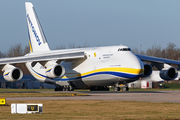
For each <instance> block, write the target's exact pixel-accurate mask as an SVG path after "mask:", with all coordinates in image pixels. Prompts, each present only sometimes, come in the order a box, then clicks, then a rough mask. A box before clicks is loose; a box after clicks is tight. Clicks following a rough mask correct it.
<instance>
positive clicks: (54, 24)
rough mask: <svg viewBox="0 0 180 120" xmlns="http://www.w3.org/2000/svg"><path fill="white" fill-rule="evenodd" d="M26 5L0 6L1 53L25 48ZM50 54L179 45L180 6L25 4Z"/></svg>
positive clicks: (158, 1)
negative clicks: (32, 12) (81, 48)
mask: <svg viewBox="0 0 180 120" xmlns="http://www.w3.org/2000/svg"><path fill="white" fill-rule="evenodd" d="M25 2H26V1H25V0H1V1H0V16H1V17H0V41H1V44H0V51H3V52H4V51H7V50H8V49H9V48H10V46H12V45H14V44H19V43H21V44H22V45H23V46H25V45H28V34H27V33H28V32H27V22H26V16H25ZM28 2H32V3H33V5H34V7H35V10H36V12H37V15H38V17H39V20H40V22H41V25H42V28H43V30H44V32H45V35H46V38H47V40H48V43H49V46H50V48H51V49H55V48H56V47H58V46H60V45H65V46H66V47H67V48H68V46H69V44H76V45H83V44H84V43H86V42H87V43H88V45H89V46H91V47H94V46H111V45H120V44H123V45H127V46H129V47H131V48H138V49H140V45H142V48H141V49H142V50H146V49H147V48H150V47H152V45H161V47H162V48H165V47H166V46H167V44H168V43H169V42H171V43H174V44H176V45H177V47H179V45H180V0H29V1H28Z"/></svg>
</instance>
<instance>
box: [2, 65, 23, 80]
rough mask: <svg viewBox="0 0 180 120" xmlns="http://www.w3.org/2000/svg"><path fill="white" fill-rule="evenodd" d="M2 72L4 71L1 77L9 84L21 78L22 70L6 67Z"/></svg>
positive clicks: (10, 66)
mask: <svg viewBox="0 0 180 120" xmlns="http://www.w3.org/2000/svg"><path fill="white" fill-rule="evenodd" d="M3 70H4V73H3V77H4V79H5V80H7V81H10V82H13V81H18V80H20V79H21V78H22V77H23V72H22V70H21V69H19V68H16V67H14V66H12V65H6V67H4V68H3Z"/></svg>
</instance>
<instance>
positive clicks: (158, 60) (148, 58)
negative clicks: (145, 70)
mask: <svg viewBox="0 0 180 120" xmlns="http://www.w3.org/2000/svg"><path fill="white" fill-rule="evenodd" d="M135 55H136V56H137V57H138V58H139V59H140V60H142V61H148V62H156V63H166V64H174V65H180V61H176V60H170V59H165V58H158V57H152V56H146V55H140V54H135Z"/></svg>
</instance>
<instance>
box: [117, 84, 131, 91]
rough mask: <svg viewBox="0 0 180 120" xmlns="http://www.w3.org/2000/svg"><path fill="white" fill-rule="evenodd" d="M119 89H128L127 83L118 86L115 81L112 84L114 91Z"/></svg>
mask: <svg viewBox="0 0 180 120" xmlns="http://www.w3.org/2000/svg"><path fill="white" fill-rule="evenodd" d="M120 90H122V91H129V87H128V85H127V84H124V85H122V86H120V85H119V83H116V84H115V85H114V91H120Z"/></svg>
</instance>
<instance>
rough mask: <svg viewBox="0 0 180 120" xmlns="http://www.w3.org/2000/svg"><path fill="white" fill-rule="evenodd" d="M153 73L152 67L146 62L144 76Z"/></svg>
mask: <svg viewBox="0 0 180 120" xmlns="http://www.w3.org/2000/svg"><path fill="white" fill-rule="evenodd" d="M151 74H152V67H151V65H149V64H146V63H144V75H143V77H148V76H150V75H151Z"/></svg>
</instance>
